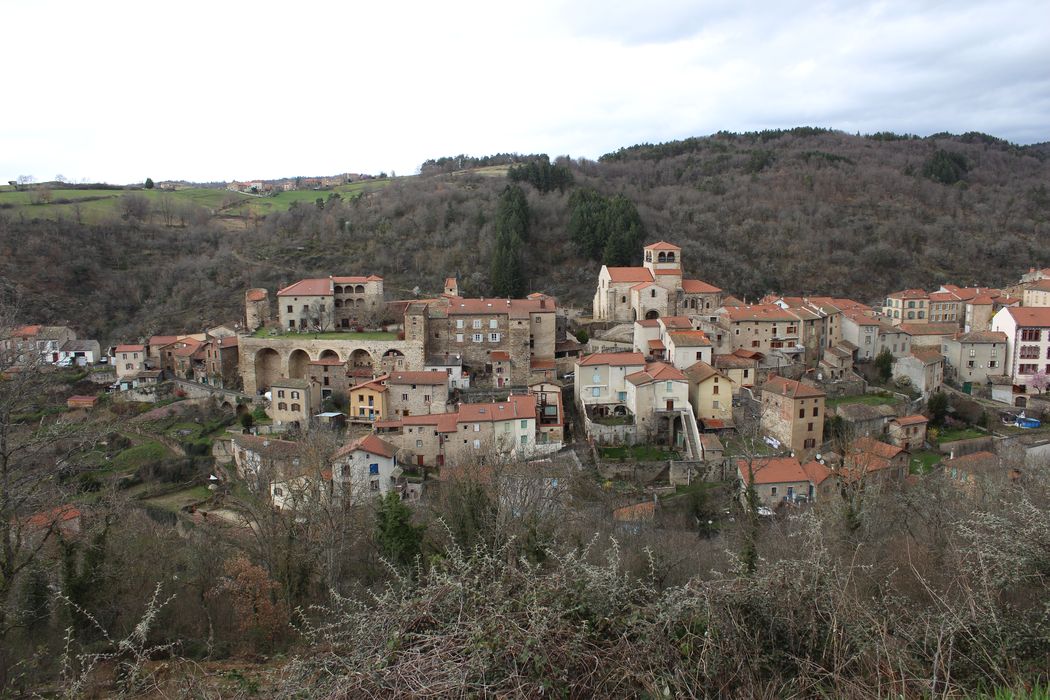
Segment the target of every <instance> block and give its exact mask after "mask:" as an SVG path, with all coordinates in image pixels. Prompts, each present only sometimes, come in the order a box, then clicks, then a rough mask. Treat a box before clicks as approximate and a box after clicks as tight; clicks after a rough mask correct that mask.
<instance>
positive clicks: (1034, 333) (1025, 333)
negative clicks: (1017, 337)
mask: <svg viewBox="0 0 1050 700" xmlns="http://www.w3.org/2000/svg"><path fill="white" fill-rule="evenodd" d="M1041 335H1042V333H1041V331H1040V330H1039V329H1038V328H1025V329H1023V330H1022V331H1021V340H1026V341H1035V342H1039V338H1040V336H1041Z"/></svg>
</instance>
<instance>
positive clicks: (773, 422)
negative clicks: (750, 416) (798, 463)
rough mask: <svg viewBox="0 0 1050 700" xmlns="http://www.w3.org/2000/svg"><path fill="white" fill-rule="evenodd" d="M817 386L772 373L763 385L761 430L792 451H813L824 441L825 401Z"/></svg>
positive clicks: (823, 394)
mask: <svg viewBox="0 0 1050 700" xmlns="http://www.w3.org/2000/svg"><path fill="white" fill-rule="evenodd" d="M825 398H826V394H825V393H824V392H823V391H821V390H820V389H815V388H813V387H811V386H808V385H806V384H803V383H801V382H797V381H795V380H793V379H787V378H785V377H778V376H773V377H771V378H770V379H769V380H768V381H767V382H766V383H765V384H763V385H762V415H761V418H760V425H761V427H762V430H763V432H765V433H766V434H767V435H770V436H772V437H773V438H775V439H776V440H778V441H779V442H780V443H781V444H782V445H784V446H786V447H787V448H789V449H791V450H793V451H795V452H804V451H813V450H816V449H819V448H820V445H821V444H822V443H823V442H824V400H825Z"/></svg>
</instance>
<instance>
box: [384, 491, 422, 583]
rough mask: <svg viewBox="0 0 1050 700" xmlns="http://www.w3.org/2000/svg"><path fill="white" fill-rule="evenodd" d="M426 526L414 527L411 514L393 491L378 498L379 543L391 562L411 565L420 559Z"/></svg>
mask: <svg viewBox="0 0 1050 700" xmlns="http://www.w3.org/2000/svg"><path fill="white" fill-rule="evenodd" d="M425 529H426V526H425V525H413V524H412V511H411V510H409V508H408V506H406V505H405V504H404V503H402V502H401V497H400V496H399V495H398V494H397V493H396V492H394V491H391V492H390V493H388V494H387V495H385V496H383V497H382V498H380V499H379V505H378V507H377V509H376V542H377V544H378V545H379V551H380V552H382V553H383V556H384V557H386V558H388V559H389V560H390V561H392V562H394V563H397V564H401V565H403V566H408V565H409V564H411V563H412V562H414V561H415V560H416V557H417V556H419V553H420V550H421V545H422V543H423V531H424V530H425Z"/></svg>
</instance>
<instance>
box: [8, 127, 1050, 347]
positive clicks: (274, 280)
mask: <svg viewBox="0 0 1050 700" xmlns="http://www.w3.org/2000/svg"><path fill="white" fill-rule="evenodd" d="M1047 158H1048V155H1047V148H1046V147H1045V144H1042V145H1038V146H1029V147H1018V146H1013V145H1011V144H1008V143H1006V142H1003V141H1001V140H998V139H995V138H993V137H989V136H985V135H982V134H967V135H964V136H951V135H937V136H932V137H928V138H922V139H919V138H916V137H907V136H897V135H892V134H877V135H873V136H866V137H865V136H852V135H848V134H843V133H840V132H831V131H823V130H819V129H809V128H803V129H792V130H788V131H769V132H759V133H752V134H743V135H737V134H728V133H719V134H716V135H713V136H710V137H704V138H695V139H687V140H684V141H677V142H672V143H667V144H659V145H648V144H646V145H639V146H633V147H630V148H625V149H621V150H620V151H617V152H615V153H610V154H607V155H605V156H603V157H602V158H601V159H599V161H597V162H595V161H586V160H578V161H571V160H568V159H558V160H557V161H555V167H557V166H562V167H563V168H568V170H569V171H570V173H571V181H568V180H570V178H568V177H566V176H564V175H560V176H559V180H558V185H559V186H558V187H543V188H542V189H545V190H549V191H546V192H543V191H540V190H539V189H537V188H536V187H535V186H534V185H532V184H530V182H529V180H528V178H524V179H523V178H519V182H518V183H517V184H518V185H519V186H520V187H522V188H523V189H524V191H525V194H526V199H527V202H528V208H529V217H530V226H529V240H528V243H527V245H526V246H525V250H524V263H525V267H526V269H525V271H524V276H525V279H526V282H527V286H528V287H529V288H531V289H536V290H541V289H542V290H544V291H546V292H548V293H551V294H554V295H556V296H558V297H559V298H560V299H561V300H562V301H563V303H567V304H575V305H577V306H580V307H583V308H585V309H589V307H590V300H591V296H592V294H593V289H594V284H595V280H596V278H597V273H598V269H599V266H600V264H601V263H600V261H599V260H594V259H590V258H588V257H585V256H584V255H582V254H581V252H580V251H579V250H578V249H577V247H576V246H575V245H574V244H573V243H572V241H571V239H570V235H569V223H570V198H571V197H572V195H573V193H574V192H577V191H579V190H581V189H583V188H592V189H594V190H596V191H597V192H598V193H600V194H602V195H605V196H607V197H613V196H615V195H623V196H624V197H625V198H626V199H627V200H630V202H633V203H634V204H635V205H636V207H637V211H638V214H639V216H640V219H641V222H642V225H643V227H644V234H645V238H646V240H657V239H666V240H670V241H674V242H676V243H678V244H679V245H682V246H683V248H684V251H683V252H684V256H685V264H686V268H687V273H688V274H689V275H690V276H691V277H698V278H701V279H704V280H706V281H709V282H711V283H713V284H716V285H718V286H720V287H723V288H724V289H726V290H727V291H730V292H732V293H734V294H737V295H743V296H747V297H749V298H750V297H755V296H758V295H760V294H763V293H765V292H768V291H773V290H777V291H781V292H784V293H806V292H822V293H826V294H835V295H850V296H852V297H855V298H858V299H860V300H863V301H874V300H877V299H878V298H880V297H881V296H882V295H883V294H885V293H886V292H888V291H892V290H895V289H899V288H903V287H912V286H916V287H932V286H936V285H937V284H939V283H941V282H955V283H960V284H961V283H966V284H973V283H979V284H987V285H1001V284H1006V283H1008V282H1011V281H1013V280H1015V279H1016V278H1017V276H1018V275H1019V274H1020V273H1021V272H1022V271H1024V270H1027V268H1028V267H1029V266H1030V265H1047V264H1050V246H1048V245H1047V241H1048V240H1050V188H1048V184H1050V162H1048V160H1047ZM458 159H459V160H456V159H450V158H446V159H434V160H432V161H428V163H435V164H436V163H442V164H444V165H448V163H450V162H452V161H454V160H455V162H460V161H463V162H467V163H468V164H472V163H473V162H474V161H475V160H476V161H477V162H478V163H481V164H483V165H486V166H488V167H485V168H484V169H482V170H475V171H469V170H468V171H460V172H443V170H445V169H447V168H445V167H442V168H438V167H428V168H426V170H425V172H426V173H430V174H424V175H418V176H414V177H405V178H398V179H396V180H394V181H393V182H392V183H391V184H389V185H388V186H387V187H385V188H383V189H382V190H378V191H373V192H368V193H362V194H357V195H356V196H355V195H354V194H352V193H331V192H318V193H316V194H317V198H316V199H320V200H321V201H313V202H310V201H306V202H295V203H293V204H292V205H291V206H290V208H289V209H288V210H287V211H284V212H278V213H274V214H271V215H269V216H266V217H259V216H251V215H248V214H245V215H243V216H229V215H228V214H225V213H223V212H221V211H217V212H215V213H214V215H213V216H212V217H211V218H210V219H209V218H207V217H203V218H201V217H191V218H188V219H186V220H182V219H172V218H171V217H164V216H163V213H161V212H157V211H156V210H155V208H154V209H153V210H150V209H149V208H148V207H147V208H146V210H145V211H135V212H128V211H127V210H126V208H125V210H124V211H121V210H120V209H119V208H117V207H114V208H113V211H112V214H111V215H110V216H109V217H108V218H106V217H103V219H102V222H101V223H99V224H93V225H83V224H79V225H78V224H77V223H75V222H74V221H73V220H71V219H70V218H68V217H64V216H61V215H59V216H57V218H55V217H54V216H53V213H49V212H48V209H47V206H48V205H47V204H46V203H44V204H39V205H37V206H36V207H35V208H34V206H25V207H22V208H19V209H11V208H8V209H0V275H2V277H3V282H4V284H5V286H6V287H8V288H14V289H17V290H19V291H21V292H22V293H23V294H22V295H23V296H24V297H26V298H27V301H28V302H29V304H30V310H31V312H32V313H35V314H36V317H35V318H34V319H32V320H37V321H41V322H51V323H59V322H68V323H70V324H72V325H74V326H75V327H76V328H78V330H80V331H81V332H82V333H84V334H86V335H90V334H93V335H97V336H99V337H100V339H115V338H128V337H132V336H135V335H138V334H146V333H151V332H158V331H177V330H188V329H191V328H197V327H199V325H200V324H201V323H207V322H222V321H226V320H232V319H235V318H238V317H239V315H240V313H241V299H242V293H243V290H244V288H245V287H247V286H248V285H249V284H250V285H253V286H266V287H269V288H271V289H272V288H274V287H276V286H278V285H281V284H285V283H288V282H290V281H293V280H295V279H297V278H299V277H302V276H305V275H327V274H330V273H336V274H338V273H344V274H354V273H376V274H380V275H382V276H384V277H385V278H386V280H387V289H388V295H390V296H400V297H405V296H411V295H412V294H413V293H415V290H416V288H417V287H418V288H419V289H418V291H419V293H421V294H427V293H432V292H435V291H438V290H439V289H440V285H441V282H442V280H443V279H444V278H445V277H446V276H448V275H456V276H457V277H459V279H460V283H461V288H462V289H463V290H464V293H466V294H473V295H486V294H491V293H492V286H491V283H490V279H489V275H490V272H491V269H492V266H491V265H490V258H491V255H492V252H493V247H494V231H495V220H496V212H497V204H498V199H499V195H500V193H501V192H502V191H503V189H504V187H506V186H507V184H508V179H507V178H506V176H505V172H506V170H505V168H503V169H501V168H500V167H494V166H493V165H492V164H491V163H489V161H488V160H486V159H466V158H465V157H458ZM517 160H518V162H521V159H520V157H519V158H518V159H517ZM525 160H526V161H528V158H527V157H525ZM513 161H515V158H514V157H510V156H500V157H498V158H496V159H495V161H494V162H497V164H499V163H510V162H513ZM335 194H338V195H339V196H338V197H336V196H333V195H335ZM618 201H619V200H618ZM636 262H639V261H636Z"/></svg>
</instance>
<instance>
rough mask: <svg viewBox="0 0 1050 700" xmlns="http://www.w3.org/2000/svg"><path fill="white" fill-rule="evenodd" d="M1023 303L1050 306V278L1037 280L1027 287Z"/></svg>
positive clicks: (1023, 304)
mask: <svg viewBox="0 0 1050 700" xmlns="http://www.w3.org/2000/svg"><path fill="white" fill-rule="evenodd" d="M1021 305H1022V306H1050V279H1042V280H1037V281H1036V282H1033V283H1032V284H1031V286H1029V287H1026V288H1025V290H1024V296H1023V297H1022V302H1021Z"/></svg>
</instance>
